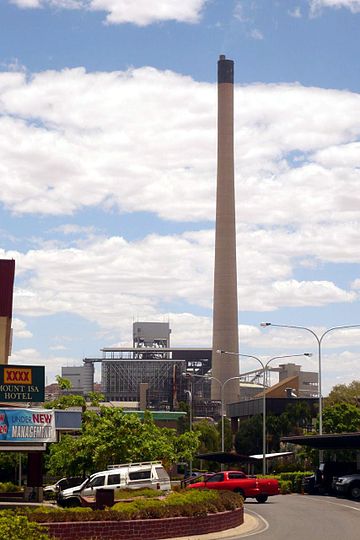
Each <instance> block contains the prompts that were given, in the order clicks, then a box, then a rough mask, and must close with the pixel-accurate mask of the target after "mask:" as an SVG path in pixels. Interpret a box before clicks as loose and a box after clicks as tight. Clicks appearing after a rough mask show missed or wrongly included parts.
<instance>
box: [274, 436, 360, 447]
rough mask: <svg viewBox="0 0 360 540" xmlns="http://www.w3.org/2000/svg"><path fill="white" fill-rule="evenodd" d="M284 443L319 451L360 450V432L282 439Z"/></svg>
mask: <svg viewBox="0 0 360 540" xmlns="http://www.w3.org/2000/svg"><path fill="white" fill-rule="evenodd" d="M281 441H282V442H286V443H293V444H300V445H302V446H311V447H312V448H318V449H319V450H340V449H346V450H348V449H360V431H357V432H355V433H331V434H326V435H309V436H306V437H303V436H296V437H282V438H281Z"/></svg>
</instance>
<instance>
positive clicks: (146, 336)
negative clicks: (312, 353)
mask: <svg viewBox="0 0 360 540" xmlns="http://www.w3.org/2000/svg"><path fill="white" fill-rule="evenodd" d="M217 81H218V85H217V87H218V138H217V140H218V145H217V184H216V187H217V189H216V224H215V267H214V295H213V337H212V347H211V348H210V347H209V348H176V347H171V345H170V335H171V330H170V325H169V323H161V322H134V323H133V336H132V346H131V347H112V348H103V349H101V356H100V357H97V358H84V359H83V366H79V367H63V368H62V376H63V377H66V378H68V379H69V380H70V381H71V382H72V392H74V393H83V394H84V395H86V394H88V393H89V392H92V391H93V389H94V373H95V365H96V364H97V363H100V364H101V388H102V393H103V394H104V396H105V399H106V400H107V401H109V402H112V403H117V404H119V406H122V407H123V408H128V409H131V408H137V409H140V410H144V409H145V408H147V409H154V410H177V409H178V407H179V404H180V403H181V402H185V401H188V400H189V397H190V399H191V407H192V409H193V413H194V415H196V416H207V417H209V416H211V417H213V418H216V417H219V416H220V415H221V414H224V413H225V412H226V411H227V412H229V411H230V409H229V406H230V405H231V404H241V403H242V402H245V401H249V400H252V399H255V401H256V400H257V395H258V394H259V393H260V392H261V391H264V388H263V372H262V370H261V369H258V370H254V371H251V372H248V373H244V374H243V375H242V376H240V367H239V356H238V354H239V336H238V300H237V268H236V219H235V209H236V206H235V187H234V62H233V61H232V60H229V59H227V58H226V57H225V56H224V55H220V58H219V60H218V64H217ZM220 351H225V354H224V353H220ZM226 351H227V352H231V353H232V354H226ZM274 371H277V372H278V373H279V383H281V382H284V384H285V386H286V381H288V382H289V384H291V385H292V386H291V387H289V388H290V390H291V391H292V392H293V394H294V395H298V396H300V395H301V397H303V398H305V399H309V398H313V397H315V396H317V392H318V386H317V385H318V382H317V374H316V373H309V372H303V371H301V366H298V365H295V364H284V365H281V366H279V367H278V368H274V369H272V368H269V372H274ZM207 377H208V378H207ZM210 377H211V378H210ZM225 381H226V382H227V383H228V384H226V392H225V391H222V388H224V387H223V385H224V383H225ZM269 382H270V381H269V380H267V381H266V386H270V384H269ZM280 386H281V384H280ZM289 388H288V389H289ZM290 395H291V392H290V394H289V396H290ZM289 396H288V397H289ZM283 397H284V398H285V397H286V396H285V394H284V396H283ZM239 406H240V405H239ZM225 408H226V409H225ZM236 410H237V409H236ZM236 414H237V415H238V411H237V413H236ZM240 416H241V414H240Z"/></svg>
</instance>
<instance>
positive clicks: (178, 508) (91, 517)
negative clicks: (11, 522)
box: [29, 489, 243, 523]
mask: <svg viewBox="0 0 360 540" xmlns="http://www.w3.org/2000/svg"><path fill="white" fill-rule="evenodd" d="M242 504H243V500H242V497H241V496H240V495H239V494H237V493H232V492H228V491H213V490H211V491H210V490H208V491H207V490H201V491H199V490H195V489H193V490H190V489H189V490H182V491H180V492H172V493H170V494H169V495H167V496H166V497H164V498H161V499H160V498H157V499H154V498H149V499H147V498H139V497H136V498H135V499H134V500H132V501H131V502H121V501H120V502H117V503H116V504H115V505H114V506H113V507H112V508H111V509H107V510H90V509H87V508H86V509H80V508H76V509H73V508H72V509H67V510H65V511H64V510H63V511H60V512H57V511H56V510H55V509H54V510H53V511H49V512H48V511H46V512H39V511H38V512H34V511H33V512H31V513H29V519H30V520H32V521H36V522H38V523H47V522H63V521H102V520H114V521H123V520H128V519H158V518H166V517H179V516H188V517H191V516H205V515H207V514H209V513H215V512H223V511H225V510H235V509H236V508H239V507H241V506H242Z"/></svg>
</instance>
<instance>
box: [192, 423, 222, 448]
mask: <svg viewBox="0 0 360 540" xmlns="http://www.w3.org/2000/svg"><path fill="white" fill-rule="evenodd" d="M194 431H195V432H197V433H198V434H199V441H200V447H199V453H200V454H206V453H207V452H218V451H219V449H220V445H221V435H220V434H219V430H218V428H217V426H216V425H215V424H213V423H211V422H209V421H208V420H205V419H204V420H200V422H196V423H195V424H194Z"/></svg>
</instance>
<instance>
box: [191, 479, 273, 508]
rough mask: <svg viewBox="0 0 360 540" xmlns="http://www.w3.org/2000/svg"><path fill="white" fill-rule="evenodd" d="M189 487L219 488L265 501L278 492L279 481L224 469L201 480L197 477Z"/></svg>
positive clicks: (261, 501)
mask: <svg viewBox="0 0 360 540" xmlns="http://www.w3.org/2000/svg"><path fill="white" fill-rule="evenodd" d="M187 487H188V488H191V489H221V490H229V491H234V492H236V493H240V495H242V496H243V497H244V500H245V499H246V498H250V499H251V498H254V499H256V500H257V502H259V503H265V502H266V501H267V499H268V497H270V496H273V495H278V494H279V482H278V481H277V480H276V479H275V478H257V477H256V476H247V475H246V474H245V473H243V472H241V471H224V472H219V473H215V474H213V475H211V476H208V477H207V478H204V480H203V481H202V482H199V481H198V480H197V479H196V481H195V482H194V483H190V484H188V486H187Z"/></svg>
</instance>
